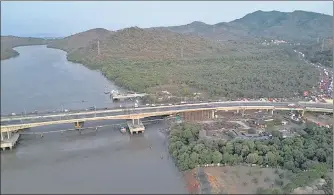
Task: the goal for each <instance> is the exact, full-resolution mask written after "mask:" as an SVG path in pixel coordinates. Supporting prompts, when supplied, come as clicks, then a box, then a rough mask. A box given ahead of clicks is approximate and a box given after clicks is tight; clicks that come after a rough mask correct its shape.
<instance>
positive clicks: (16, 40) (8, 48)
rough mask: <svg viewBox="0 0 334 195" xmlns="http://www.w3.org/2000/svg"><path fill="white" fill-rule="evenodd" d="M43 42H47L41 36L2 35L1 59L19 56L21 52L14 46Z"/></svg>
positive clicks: (40, 43)
mask: <svg viewBox="0 0 334 195" xmlns="http://www.w3.org/2000/svg"><path fill="white" fill-rule="evenodd" d="M43 44H46V41H45V40H44V39H39V38H31V37H26V38H25V37H14V36H1V60H5V59H8V58H12V57H15V56H18V55H19V53H18V52H17V51H15V50H14V49H13V48H14V47H18V46H28V45H43Z"/></svg>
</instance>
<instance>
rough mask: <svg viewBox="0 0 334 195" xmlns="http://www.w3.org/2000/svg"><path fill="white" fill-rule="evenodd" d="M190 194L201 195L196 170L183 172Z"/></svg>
mask: <svg viewBox="0 0 334 195" xmlns="http://www.w3.org/2000/svg"><path fill="white" fill-rule="evenodd" d="M183 178H184V180H185V182H186V185H187V189H188V193H189V194H199V193H200V190H199V181H198V180H197V178H196V168H195V169H192V170H189V171H185V172H183Z"/></svg>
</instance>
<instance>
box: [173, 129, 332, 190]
mask: <svg viewBox="0 0 334 195" xmlns="http://www.w3.org/2000/svg"><path fill="white" fill-rule="evenodd" d="M200 128H201V127H200V126H199V125H196V124H189V123H183V124H179V125H175V126H174V127H173V128H172V130H171V132H170V135H169V142H170V144H169V152H170V154H171V155H172V157H173V158H174V160H175V162H176V164H177V166H178V167H179V168H180V169H181V170H187V169H192V168H194V167H196V166H197V165H203V164H211V163H222V164H228V165H237V164H242V163H247V164H257V165H262V166H270V167H280V168H283V169H285V170H288V171H291V172H293V173H294V175H293V176H291V178H290V180H291V183H289V184H287V185H285V186H283V182H282V180H281V179H282V178H283V177H284V175H281V173H280V172H279V171H278V170H277V171H276V172H275V173H276V174H277V175H278V176H279V179H277V180H276V181H275V183H276V185H277V186H280V187H282V188H283V190H284V191H285V192H291V190H292V189H294V188H296V187H301V186H305V185H308V184H310V182H313V181H314V180H315V179H317V178H321V177H322V178H326V173H327V172H328V170H329V169H332V163H333V147H332V145H333V132H332V129H331V128H325V127H318V126H315V125H314V124H307V126H306V127H305V129H304V131H305V132H306V134H305V135H302V136H300V137H297V136H296V137H292V138H285V139H283V138H281V137H274V138H272V139H270V140H256V141H252V140H240V139H234V140H231V141H223V140H220V141H215V140H206V139H205V140H202V139H199V137H198V136H199V130H200ZM326 179H327V180H328V181H329V180H330V178H326ZM252 182H253V183H254V182H258V181H255V180H254V181H252ZM327 188H329V187H327ZM261 190H263V189H260V191H261ZM265 192H267V191H266V190H265ZM261 193H264V192H261Z"/></svg>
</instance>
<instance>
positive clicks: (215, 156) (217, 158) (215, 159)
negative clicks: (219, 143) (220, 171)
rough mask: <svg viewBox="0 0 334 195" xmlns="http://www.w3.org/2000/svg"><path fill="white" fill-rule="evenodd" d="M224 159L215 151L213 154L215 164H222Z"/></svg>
mask: <svg viewBox="0 0 334 195" xmlns="http://www.w3.org/2000/svg"><path fill="white" fill-rule="evenodd" d="M222 159H223V155H222V154H221V153H220V152H219V151H217V150H216V151H214V152H213V153H212V161H213V163H220V162H221V161H222Z"/></svg>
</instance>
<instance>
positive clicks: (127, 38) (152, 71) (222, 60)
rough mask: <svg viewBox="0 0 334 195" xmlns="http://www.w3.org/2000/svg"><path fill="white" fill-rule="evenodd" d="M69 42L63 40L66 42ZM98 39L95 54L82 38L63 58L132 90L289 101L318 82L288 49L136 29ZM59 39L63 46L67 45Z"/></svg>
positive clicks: (312, 69)
mask: <svg viewBox="0 0 334 195" xmlns="http://www.w3.org/2000/svg"><path fill="white" fill-rule="evenodd" d="M84 35H85V33H82V34H81V36H84ZM73 37H77V36H76V35H73V36H72V38H73ZM72 38H65V39H66V40H67V41H69V42H72V41H74V39H72ZM99 40H100V54H98V51H97V42H96V41H88V40H87V42H86V46H84V47H81V48H79V49H72V50H70V52H69V53H68V59H69V60H70V61H73V62H78V63H82V64H84V65H86V66H87V67H89V68H91V69H99V70H101V71H102V72H103V73H104V74H105V75H106V76H107V78H109V79H110V80H113V81H114V82H115V83H117V84H118V85H120V86H122V87H124V88H127V89H130V90H133V91H138V92H148V93H151V94H152V93H157V92H161V91H164V90H167V91H169V92H171V93H172V94H173V95H175V96H189V97H190V96H193V93H194V92H201V93H202V94H203V98H208V97H211V98H224V97H226V98H237V97H251V98H253V97H254V98H255V97H292V96H295V94H301V93H302V92H303V91H304V90H307V89H310V88H312V86H313V85H314V84H315V83H316V82H317V79H318V78H317V77H318V74H317V72H316V70H315V69H314V68H313V67H311V66H305V64H303V62H302V61H300V60H299V59H298V58H297V57H296V56H295V54H294V53H293V51H292V50H291V49H288V48H284V47H281V46H262V45H261V44H257V43H254V42H253V43H252V42H244V41H243V42H239V41H227V42H224V43H218V42H214V41H210V40H208V39H204V38H201V37H197V36H193V35H182V34H178V33H174V32H171V31H166V30H161V29H140V28H137V27H132V28H127V29H123V30H120V31H116V32H114V33H112V34H111V35H108V36H105V37H102V38H99ZM61 41H63V43H66V44H65V47H63V48H66V46H67V43H68V42H67V41H64V40H61ZM56 42H57V41H54V43H56ZM59 46H61V44H59ZM60 48H62V47H60ZM182 48H183V58H182V54H181V53H182V52H181V50H182ZM282 78H284V79H282Z"/></svg>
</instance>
